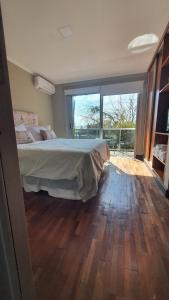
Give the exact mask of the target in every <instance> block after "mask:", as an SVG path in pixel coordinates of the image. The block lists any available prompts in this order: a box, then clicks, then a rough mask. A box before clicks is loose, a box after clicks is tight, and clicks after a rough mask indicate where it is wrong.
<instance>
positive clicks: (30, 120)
mask: <svg viewBox="0 0 169 300" xmlns="http://www.w3.org/2000/svg"><path fill="white" fill-rule="evenodd" d="M13 116H14V123H15V126H17V125H19V124H22V123H23V124H25V125H35V126H37V125H38V116H37V115H36V114H35V113H33V112H27V111H20V110H14V111H13Z"/></svg>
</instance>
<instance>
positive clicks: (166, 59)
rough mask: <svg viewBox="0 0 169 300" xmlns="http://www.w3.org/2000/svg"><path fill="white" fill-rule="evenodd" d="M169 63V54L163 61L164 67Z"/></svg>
mask: <svg viewBox="0 0 169 300" xmlns="http://www.w3.org/2000/svg"><path fill="white" fill-rule="evenodd" d="M168 65H169V55H168V56H167V57H166V58H165V59H164V61H163V63H162V68H164V67H165V66H168Z"/></svg>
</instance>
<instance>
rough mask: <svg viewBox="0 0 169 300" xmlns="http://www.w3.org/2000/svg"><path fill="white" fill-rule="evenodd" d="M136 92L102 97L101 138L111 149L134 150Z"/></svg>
mask: <svg viewBox="0 0 169 300" xmlns="http://www.w3.org/2000/svg"><path fill="white" fill-rule="evenodd" d="M137 96H138V94H136V93H135V94H123V95H110V96H104V97H103V138H104V139H106V140H107V142H108V144H109V146H110V148H111V149H113V150H116V151H134V143H135V128H136V114H137Z"/></svg>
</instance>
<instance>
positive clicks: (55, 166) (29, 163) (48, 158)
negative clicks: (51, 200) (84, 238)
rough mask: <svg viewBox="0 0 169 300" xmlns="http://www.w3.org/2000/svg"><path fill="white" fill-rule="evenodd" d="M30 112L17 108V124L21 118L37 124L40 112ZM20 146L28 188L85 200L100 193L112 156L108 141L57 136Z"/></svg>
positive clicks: (22, 173) (28, 122)
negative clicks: (18, 110) (108, 161)
mask: <svg viewBox="0 0 169 300" xmlns="http://www.w3.org/2000/svg"><path fill="white" fill-rule="evenodd" d="M20 114H22V117H19V116H20ZM27 114H28V113H27V112H14V120H15V124H16V123H19V122H20V121H21V120H22V122H23V123H24V124H27V125H31V124H33V125H37V124H38V118H37V116H36V115H34V114H33V113H31V115H30V114H29V117H28V115H27ZM16 116H17V117H16ZM18 118H19V120H18ZM17 147H18V157H19V166H20V173H21V179H22V184H23V187H24V190H25V191H26V192H31V191H33V192H38V191H40V190H45V191H47V192H48V194H49V195H51V196H53V197H57V198H64V199H72V200H82V201H83V202H86V201H87V200H89V199H90V198H92V197H93V196H95V195H96V194H97V191H98V185H99V181H100V178H101V175H102V172H103V169H104V163H105V162H106V161H107V160H108V159H109V148H108V146H107V144H106V142H105V141H103V140H101V139H93V140H91V139H90V140H87V139H85V140H76V139H60V138H56V139H52V140H46V141H36V142H33V143H29V144H18V145H17Z"/></svg>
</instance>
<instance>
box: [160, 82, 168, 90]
mask: <svg viewBox="0 0 169 300" xmlns="http://www.w3.org/2000/svg"><path fill="white" fill-rule="evenodd" d="M164 92H169V82H167V83H166V85H165V86H163V87H162V88H161V90H160V93H164Z"/></svg>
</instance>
